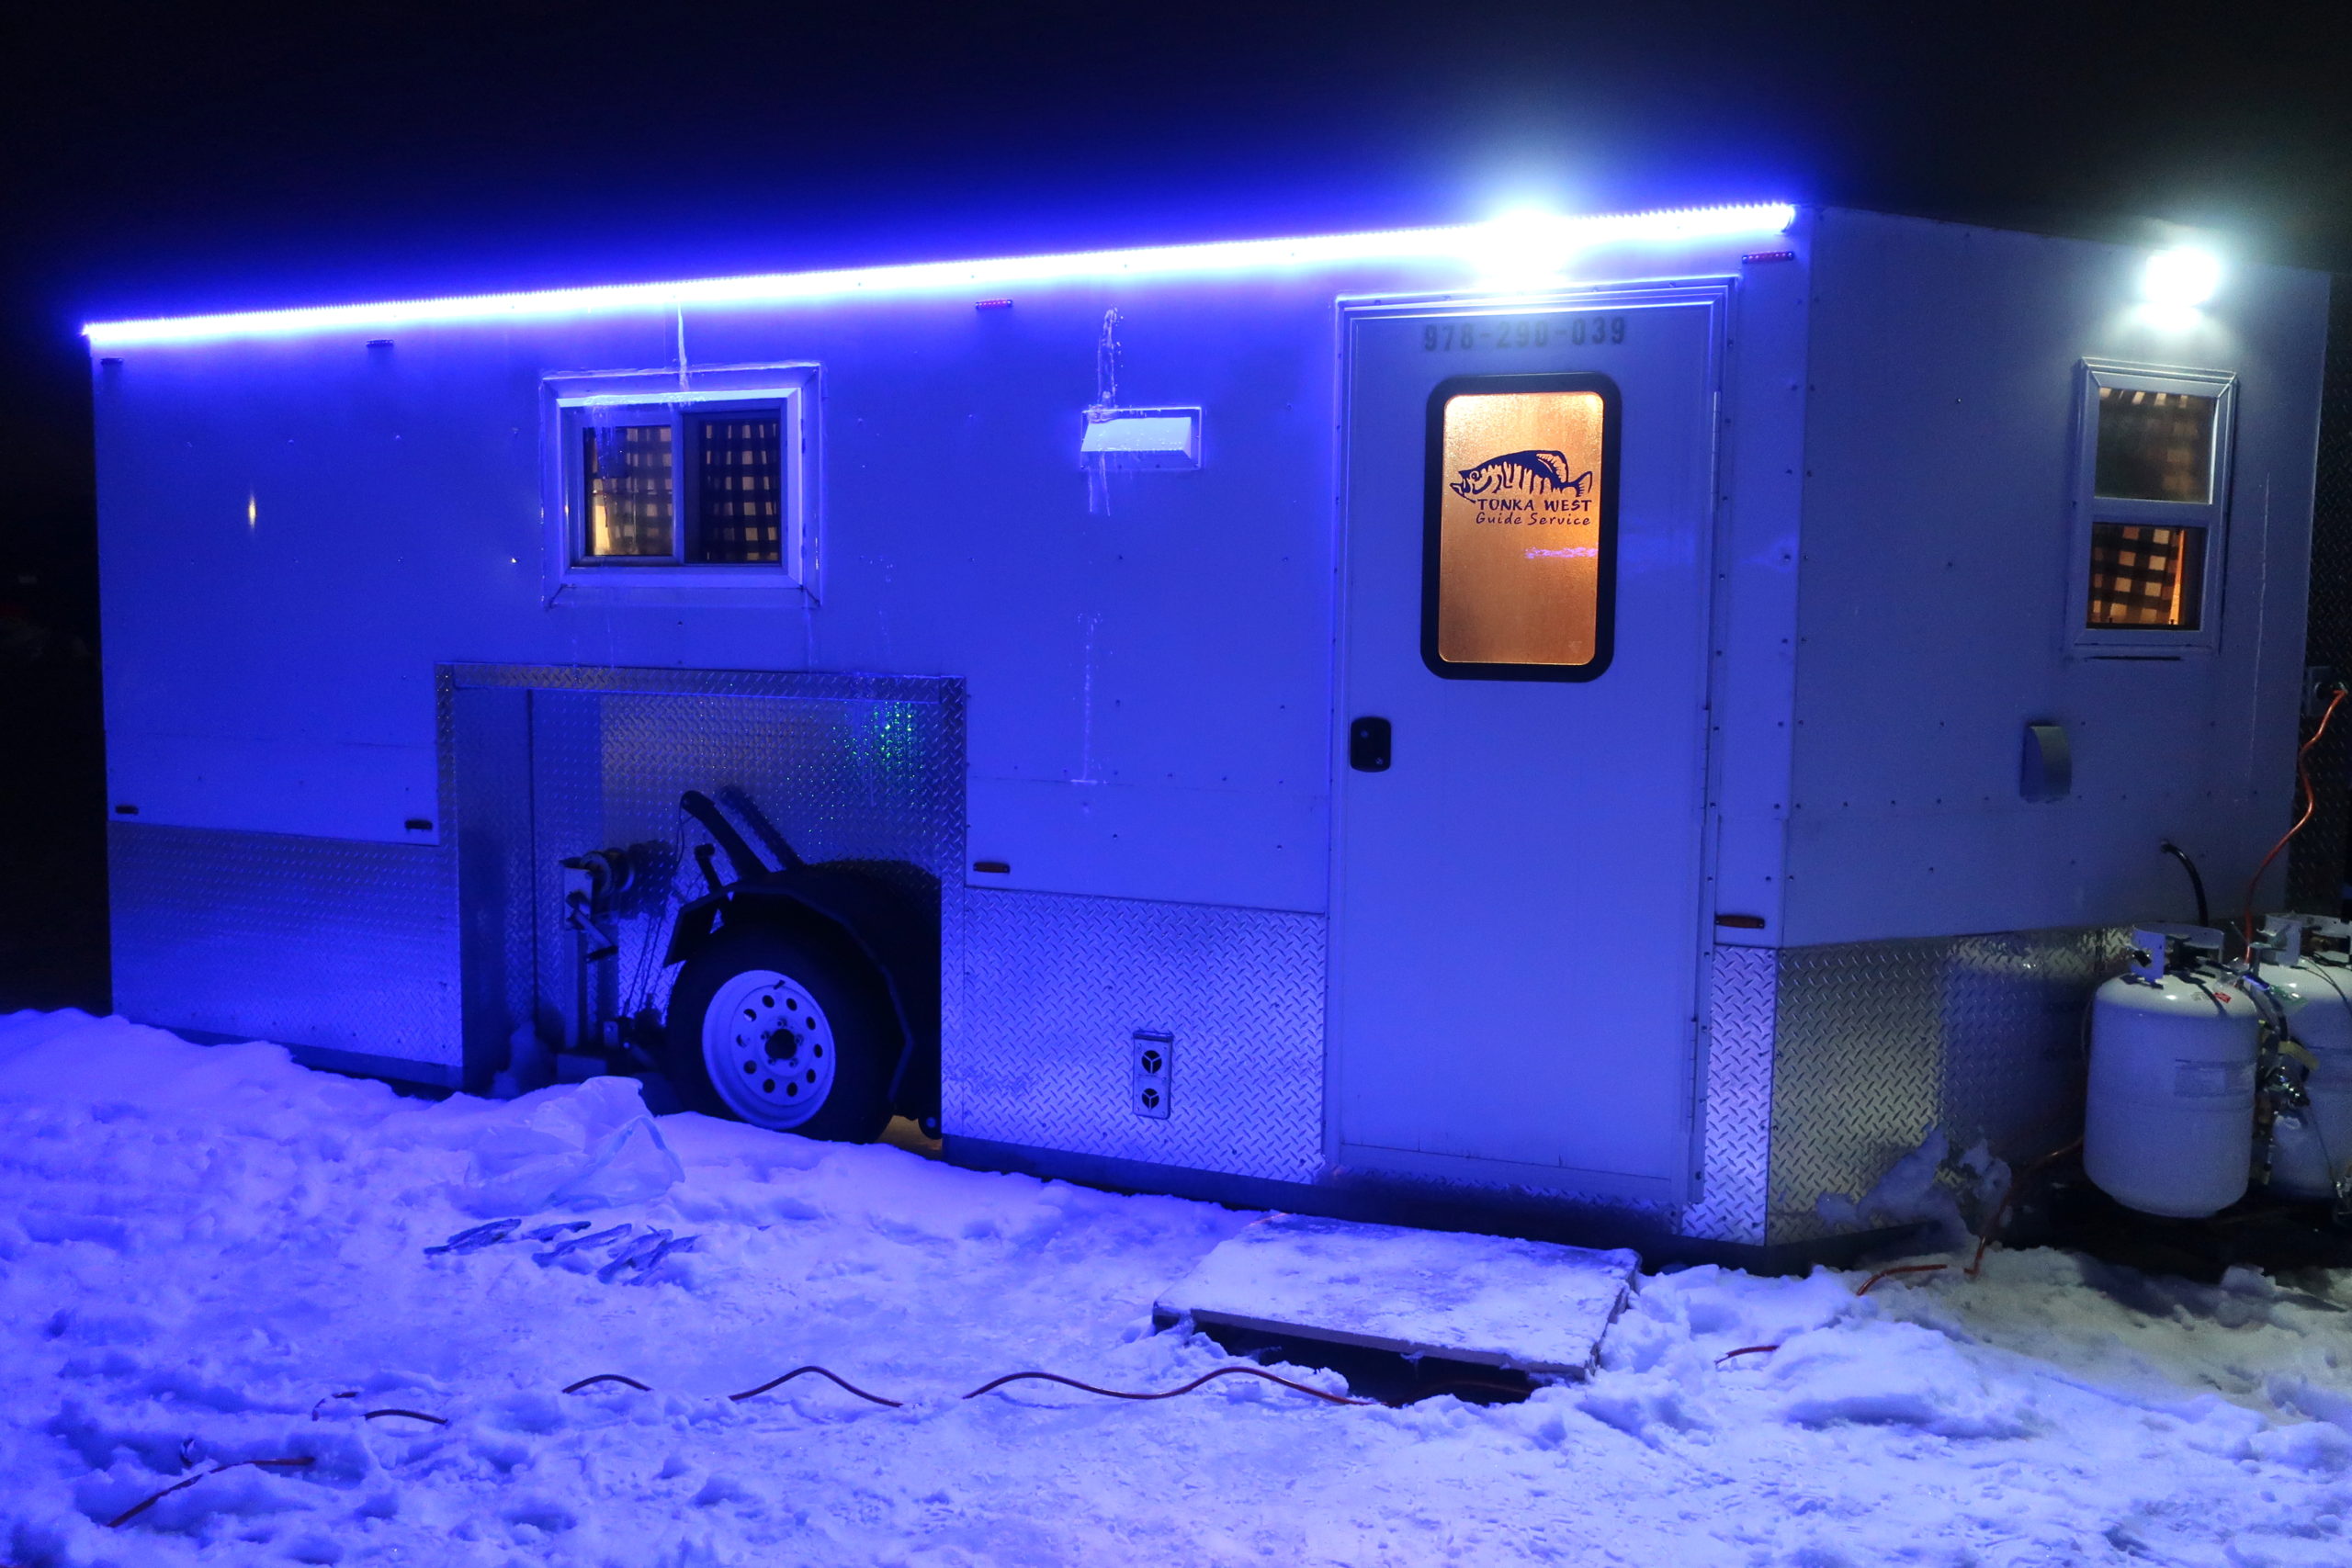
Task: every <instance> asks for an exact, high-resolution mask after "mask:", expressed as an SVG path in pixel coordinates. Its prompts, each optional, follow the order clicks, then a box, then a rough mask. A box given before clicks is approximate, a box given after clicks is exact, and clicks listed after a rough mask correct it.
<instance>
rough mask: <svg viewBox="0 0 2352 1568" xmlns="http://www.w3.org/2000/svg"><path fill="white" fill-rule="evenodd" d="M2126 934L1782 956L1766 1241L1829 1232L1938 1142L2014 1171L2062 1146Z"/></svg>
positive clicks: (1936, 941)
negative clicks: (1833, 1209) (1845, 1200)
mask: <svg viewBox="0 0 2352 1568" xmlns="http://www.w3.org/2000/svg"><path fill="white" fill-rule="evenodd" d="M2127 935H2128V933H2127V932H2124V931H2120V930H2111V929H2096V928H2095V929H2089V930H2077V931H2017V932H2008V933H2002V934H1997V935H1991V936H1968V937H1950V938H1932V939H1921V940H1912V941H1902V942H1848V943H1838V944H1834V945H1828V946H1823V947H1804V948H1788V949H1783V950H1781V953H1779V955H1778V972H1779V973H1778V983H1777V998H1776V1003H1775V1006H1776V1010H1777V1017H1776V1020H1775V1026H1774V1030H1775V1048H1774V1054H1773V1055H1774V1068H1773V1075H1772V1111H1771V1126H1772V1157H1771V1172H1770V1179H1769V1183H1768V1194H1767V1211H1768V1213H1767V1220H1766V1236H1765V1239H1766V1240H1767V1241H1770V1242H1774V1243H1779V1242H1788V1241H1803V1240H1808V1239H1811V1238H1812V1237H1815V1236H1818V1235H1824V1234H1826V1232H1827V1229H1828V1227H1827V1226H1826V1225H1825V1224H1823V1223H1822V1222H1821V1220H1820V1219H1819V1218H1818V1217H1817V1216H1816V1215H1815V1213H1814V1204H1815V1201H1816V1200H1817V1199H1818V1198H1820V1197H1821V1195H1822V1194H1824V1193H1830V1192H1836V1193H1849V1194H1858V1193H1860V1192H1863V1191H1866V1190H1868V1189H1869V1188H1871V1186H1872V1185H1873V1184H1875V1183H1876V1182H1877V1180H1878V1179H1879V1178H1880V1177H1882V1176H1883V1175H1884V1174H1885V1173H1886V1170H1887V1168H1888V1167H1890V1166H1891V1165H1892V1164H1893V1163H1894V1161H1895V1160H1896V1159H1897V1158H1899V1157H1900V1156H1903V1155H1904V1154H1905V1153H1907V1152H1908V1151H1910V1150H1911V1149H1913V1148H1916V1147H1917V1146H1918V1145H1919V1144H1920V1142H1921V1141H1922V1140H1923V1139H1925V1138H1926V1137H1927V1135H1928V1132H1929V1131H1930V1130H1931V1129H1933V1128H1937V1127H1940V1128H1942V1129H1943V1131H1944V1133H1945V1134H1947V1135H1948V1136H1949V1137H1950V1138H1951V1140H1952V1141H1953V1143H1954V1145H1958V1146H1962V1147H1965V1146H1966V1145H1969V1144H1971V1143H1973V1142H1974V1141H1975V1140H1976V1139H1978V1138H1984V1139H1985V1140H1986V1141H1987V1142H1988V1143H1989V1144H1990V1145H1991V1146H1992V1149H1993V1152H1994V1153H1995V1154H1996V1155H1998V1156H2002V1157H2003V1158H2006V1159H2008V1160H2010V1161H2012V1162H2015V1161H2018V1160H2022V1159H2030V1158H2032V1157H2034V1156H2039V1155H2041V1154H2044V1153H2046V1152H2048V1150H2049V1149H2050V1148H2051V1147H2052V1146H2054V1145H2057V1144H2059V1143H2062V1142H2064V1140H2065V1138H2066V1137H2067V1136H2069V1135H2070V1134H2071V1133H2072V1131H2073V1130H2075V1128H2076V1127H2078V1126H2079V1123H2080V1120H2081V1099H2080V1094H2081V1089H2080V1083H2079V1066H2078V1064H2079V1060H2080V1055H2079V1053H2080V1050H2081V1030H2082V1019H2083V1010H2084V1008H2085V1006H2086V1004H2087V1003H2088V1001H2089V999H2090V993H2091V991H2092V990H2093V989H2094V988H2096V987H2097V986H2098V983H2099V981H2100V979H2102V978H2103V977H2104V976H2106V975H2109V974H2111V973H2113V971H2114V969H2115V967H2116V966H2117V964H2118V963H2119V962H2120V953H2121V950H2122V945H2123V942H2124V940H2125V939H2126V937H2127Z"/></svg>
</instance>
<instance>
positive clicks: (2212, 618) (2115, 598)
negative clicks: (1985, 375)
mask: <svg viewBox="0 0 2352 1568" xmlns="http://www.w3.org/2000/svg"><path fill="white" fill-rule="evenodd" d="M2235 388H2236V378H2235V377H2233V375H2231V374H2230V373H2229V372H2227V371H2219V370H2186V369H2175V368H2170V367H2156V366H2135V365H2123V364H2118V363H2114V362H2110V361H2103V360H2086V361H2084V363H2083V366H2082V370H2081V384H2080V393H2081V396H2080V401H2079V404H2078V415H2077V418H2078V429H2077V432H2076V444H2075V514H2076V525H2075V546H2074V555H2075V570H2074V583H2073V589H2074V591H2073V592H2072V594H2071V595H2070V600H2071V606H2072V607H2071V618H2072V620H2073V624H2074V633H2073V639H2074V643H2075V648H2076V649H2078V650H2081V651H2083V652H2086V653H2090V654H2094V655H2098V654H2106V655H2110V656H2115V657H2131V656H2135V655H2136V656H2139V657H2149V656H2154V655H2162V654H2165V653H2167V652H2181V651H2186V650H2188V649H2200V648H2211V647H2213V646H2214V645H2215V643H2216V641H2217V639H2218V633H2219V629H2220V628H2219V626H2218V624H2217V623H2218V621H2219V618H2220V612H2221V587H2222V560H2223V555H2224V552H2223V549H2222V544H2223V538H2222V530H2223V527H2224V526H2225V524H2226V521H2227V518H2226V510H2227V501H2228V495H2229V457H2230V434H2231V428H2232V421H2231V417H2230V416H2231V405H2232V401H2233V393H2234V391H2235Z"/></svg>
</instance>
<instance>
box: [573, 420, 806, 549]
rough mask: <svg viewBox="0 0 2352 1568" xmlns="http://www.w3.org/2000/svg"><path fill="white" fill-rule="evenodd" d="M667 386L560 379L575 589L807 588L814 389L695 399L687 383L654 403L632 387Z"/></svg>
mask: <svg viewBox="0 0 2352 1568" xmlns="http://www.w3.org/2000/svg"><path fill="white" fill-rule="evenodd" d="M656 379H657V378H655V377H653V376H650V375H649V376H644V377H633V376H619V377H605V378H577V379H576V380H574V379H571V378H566V379H565V380H564V381H562V382H560V383H556V382H551V383H550V390H551V391H552V392H553V394H554V404H555V410H554V416H555V417H554V424H553V428H552V430H551V432H550V434H551V436H552V440H551V442H550V446H551V447H552V448H553V452H552V459H553V460H552V462H551V464H550V467H551V469H553V470H554V471H553V472H551V473H550V476H549V477H550V479H552V480H553V481H554V483H555V485H556V487H557V489H558V491H560V504H559V505H558V506H557V507H556V508H555V509H554V510H555V512H556V513H557V514H558V515H559V516H560V525H561V537H560V540H556V539H553V538H551V539H550V545H551V546H552V547H554V549H555V553H556V555H557V556H558V557H559V558H560V563H561V564H560V575H561V576H562V577H563V578H564V579H565V580H566V581H571V582H573V583H575V584H591V583H596V582H602V583H605V584H607V585H612V584H624V585H625V584H627V583H628V582H631V581H636V582H640V583H654V582H666V583H671V584H673V585H682V586H692V585H704V586H727V585H756V584H758V583H763V582H764V583H769V584H774V585H777V586H792V585H799V584H801V583H803V581H804V580H805V574H804V572H803V570H802V569H803V565H804V562H805V561H806V560H807V559H808V558H809V539H808V533H809V483H808V473H807V468H808V464H807V457H806V453H807V443H806V435H805V425H806V419H805V415H804V401H805V399H806V397H807V389H808V383H807V380H806V379H805V378H795V379H794V381H793V384H791V385H788V386H785V387H782V388H775V389H753V388H750V387H745V388H741V389H735V388H727V387H721V388H718V389H710V390H707V391H688V390H684V389H674V387H675V377H674V374H673V375H672V376H671V377H670V378H669V381H670V386H669V387H665V388H662V390H661V392H660V393H659V394H654V395H649V394H652V393H653V389H652V388H650V387H645V388H644V389H643V390H639V389H637V387H633V386H632V385H631V384H632V383H636V384H638V385H639V386H642V384H643V383H646V382H649V381H654V380H656ZM698 379H699V378H698ZM737 379H741V377H740V376H739V377H738V378H737Z"/></svg>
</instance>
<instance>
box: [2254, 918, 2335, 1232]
mask: <svg viewBox="0 0 2352 1568" xmlns="http://www.w3.org/2000/svg"><path fill="white" fill-rule="evenodd" d="M2262 952H2263V953H2264V954H2265V958H2266V961H2265V962H2264V963H2263V964H2261V965H2260V967H2258V968H2257V969H2256V971H2255V976H2256V978H2257V979H2259V980H2261V981H2262V982H2263V984H2265V985H2266V986H2268V987H2270V990H2271V994H2272V995H2273V996H2274V997H2276V998H2278V1002H2279V1004H2280V1006H2281V1007H2282V1008H2284V1009H2285V1010H2286V1023H2287V1033H2288V1037H2289V1038H2290V1039H2291V1040H2292V1041H2293V1042H2294V1043H2296V1044H2297V1045H2300V1046H2301V1047H2302V1055H2304V1056H2306V1057H2308V1058H2309V1059H2308V1060H2307V1061H2302V1062H2299V1063H2297V1064H2296V1066H2297V1067H2298V1068H2300V1069H2301V1089H2302V1098H2303V1100H2305V1101H2306V1103H2303V1104H2301V1105H2281V1106H2280V1107H2279V1109H2278V1113H2277V1114H2276V1116H2274V1117H2273V1119H2272V1121H2271V1123H2270V1190H2272V1191H2273V1192H2276V1193H2278V1194H2279V1195H2280V1196H2282V1197H2288V1198H2322V1199H2331V1200H2332V1199H2335V1197H2336V1196H2337V1191H2338V1184H2339V1183H2340V1182H2343V1181H2344V1180H2345V1179H2346V1175H2347V1173H2352V922H2347V921H2344V920H2331V919H2319V918H2316V917H2312V916H2292V915H2274V916H2272V917H2270V918H2269V919H2266V920H2265V921H2264V922H2263V937H2262ZM2290 1055H2291V1053H2290ZM2292 1070H2293V1069H2290V1071H2292Z"/></svg>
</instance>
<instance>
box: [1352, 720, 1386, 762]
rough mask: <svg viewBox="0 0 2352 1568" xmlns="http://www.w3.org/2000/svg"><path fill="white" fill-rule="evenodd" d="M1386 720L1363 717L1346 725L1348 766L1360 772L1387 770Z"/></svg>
mask: <svg viewBox="0 0 2352 1568" xmlns="http://www.w3.org/2000/svg"><path fill="white" fill-rule="evenodd" d="M1388 741H1389V730H1388V721H1387V720H1386V719H1385V718H1372V717H1369V716H1367V717H1364V718H1360V719H1357V720H1356V721H1354V722H1353V723H1352V724H1350V725H1349V726H1348V766H1350V767H1351V768H1353V769H1354V770H1355V771H1356V772H1358V773H1386V772H1387V771H1388Z"/></svg>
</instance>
